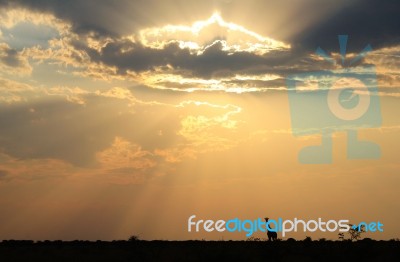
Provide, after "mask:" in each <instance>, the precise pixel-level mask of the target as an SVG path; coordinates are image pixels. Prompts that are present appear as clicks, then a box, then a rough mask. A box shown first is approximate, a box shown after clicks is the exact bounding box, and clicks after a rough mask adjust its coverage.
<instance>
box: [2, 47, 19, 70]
mask: <svg viewBox="0 0 400 262" xmlns="http://www.w3.org/2000/svg"><path fill="white" fill-rule="evenodd" d="M0 61H1V62H2V63H3V64H5V65H6V66H9V67H23V66H25V61H24V60H22V59H21V57H20V54H19V53H18V51H17V50H15V49H13V48H10V47H8V46H7V45H4V44H3V45H1V44H0Z"/></svg>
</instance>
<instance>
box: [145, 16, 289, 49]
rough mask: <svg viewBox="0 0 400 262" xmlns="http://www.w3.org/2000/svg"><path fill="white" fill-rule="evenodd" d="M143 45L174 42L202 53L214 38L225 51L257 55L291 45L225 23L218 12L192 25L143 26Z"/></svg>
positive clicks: (158, 46) (181, 46) (153, 46)
mask: <svg viewBox="0 0 400 262" xmlns="http://www.w3.org/2000/svg"><path fill="white" fill-rule="evenodd" d="M139 39H140V41H141V43H142V44H144V45H145V46H148V47H152V48H158V49H160V48H163V47H164V46H165V45H167V44H169V43H172V42H177V43H179V46H180V48H182V49H183V48H188V49H190V50H191V52H192V53H195V54H198V55H200V54H202V53H203V52H204V51H205V50H206V49H207V48H208V47H210V46H212V44H213V43H215V41H221V43H222V44H223V50H224V51H228V52H232V53H233V52H250V53H254V54H258V55H263V54H266V53H268V52H270V51H272V50H282V49H289V48H290V45H289V44H286V43H283V42H280V41H277V40H274V39H272V38H269V37H265V36H262V35H260V34H257V33H255V32H253V31H250V30H248V29H246V28H244V27H243V26H240V25H237V24H234V23H230V22H226V21H225V20H224V19H223V18H222V17H221V15H220V14H219V13H218V12H215V13H214V14H213V15H212V16H211V17H210V18H208V19H207V20H203V21H196V22H194V23H193V24H192V25H191V26H186V25H166V26H164V27H159V28H147V29H143V30H141V31H140V33H139Z"/></svg>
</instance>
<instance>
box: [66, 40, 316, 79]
mask: <svg viewBox="0 0 400 262" xmlns="http://www.w3.org/2000/svg"><path fill="white" fill-rule="evenodd" d="M73 44H74V46H75V48H77V49H80V50H83V51H85V52H86V53H87V54H88V55H89V56H90V58H91V61H92V62H96V63H103V64H106V65H108V66H115V67H116V68H117V69H118V73H119V74H122V75H124V74H126V72H127V71H128V70H130V71H134V72H143V71H151V70H154V69H155V68H156V67H163V66H164V67H165V66H171V67H172V68H173V69H174V70H175V71H174V72H175V73H177V74H181V75H184V76H186V77H201V78H206V79H208V78H212V77H229V76H232V75H233V74H236V73H243V74H266V73H277V74H284V73H288V72H290V73H294V72H299V71H302V70H310V67H309V65H310V63H309V61H308V60H307V59H306V58H304V57H305V56H306V54H305V53H303V54H300V53H298V54H293V52H289V51H272V52H270V53H267V54H265V55H257V54H254V53H250V52H235V53H230V52H228V51H225V50H223V46H222V43H221V42H220V41H216V42H215V43H214V44H212V45H211V46H210V47H208V48H207V49H206V50H205V51H204V52H203V53H202V54H193V53H191V52H190V50H189V49H182V48H180V47H179V45H178V43H170V44H167V45H166V46H165V47H164V48H162V49H155V48H150V47H145V46H143V45H142V44H140V43H134V42H131V41H129V40H121V41H115V42H112V43H108V44H107V45H106V46H105V47H103V48H102V49H101V50H100V52H98V51H96V50H95V49H91V48H89V47H88V46H86V45H84V44H83V43H81V42H74V43H73ZM122 50H130V51H122ZM302 56H303V57H302ZM293 64H295V65H296V66H293ZM314 67H315V66H314ZM319 69H320V68H319Z"/></svg>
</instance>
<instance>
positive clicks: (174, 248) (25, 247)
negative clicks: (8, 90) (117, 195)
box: [0, 240, 400, 262]
mask: <svg viewBox="0 0 400 262" xmlns="http://www.w3.org/2000/svg"><path fill="white" fill-rule="evenodd" d="M0 261H4V262H9V261H52V262H53V261H57V262H62V261H400V242H399V241H372V240H368V241H365V240H364V241H358V242H348V241H343V242H339V241H279V242H265V241H253V242H251V241H113V242H103V241H97V242H89V241H72V242H62V241H44V242H33V241H10V240H9V241H3V242H1V243H0Z"/></svg>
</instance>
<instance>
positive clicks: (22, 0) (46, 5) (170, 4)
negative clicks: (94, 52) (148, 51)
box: [0, 0, 221, 37]
mask: <svg viewBox="0 0 400 262" xmlns="http://www.w3.org/2000/svg"><path fill="white" fill-rule="evenodd" d="M220 2H221V1H217V0H203V1H190V4H188V2H187V0H165V1H159V0H135V1H131V0H119V1H112V0H85V1H80V0H68V1H64V0H15V1H8V0H0V5H1V6H3V7H4V6H8V7H15V6H22V7H25V8H28V9H31V10H35V11H39V12H47V13H52V14H54V15H55V16H56V17H58V18H61V19H63V20H66V21H69V22H70V23H71V24H72V25H73V31H74V32H76V33H78V34H84V33H87V32H92V33H95V34H96V35H97V36H98V37H103V36H120V35H123V34H132V33H134V31H135V30H137V29H139V28H143V27H147V26H154V25H161V24H165V23H174V22H178V19H181V15H180V14H181V12H185V13H187V14H191V17H192V18H194V19H197V18H198V19H200V18H202V19H204V14H211V13H212V12H213V11H214V10H215V8H216V7H217V6H218V5H219V4H220ZM175 7H179V8H175ZM166 10H168V12H166ZM198 13H201V15H199V14H198ZM196 14H197V15H196Z"/></svg>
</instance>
